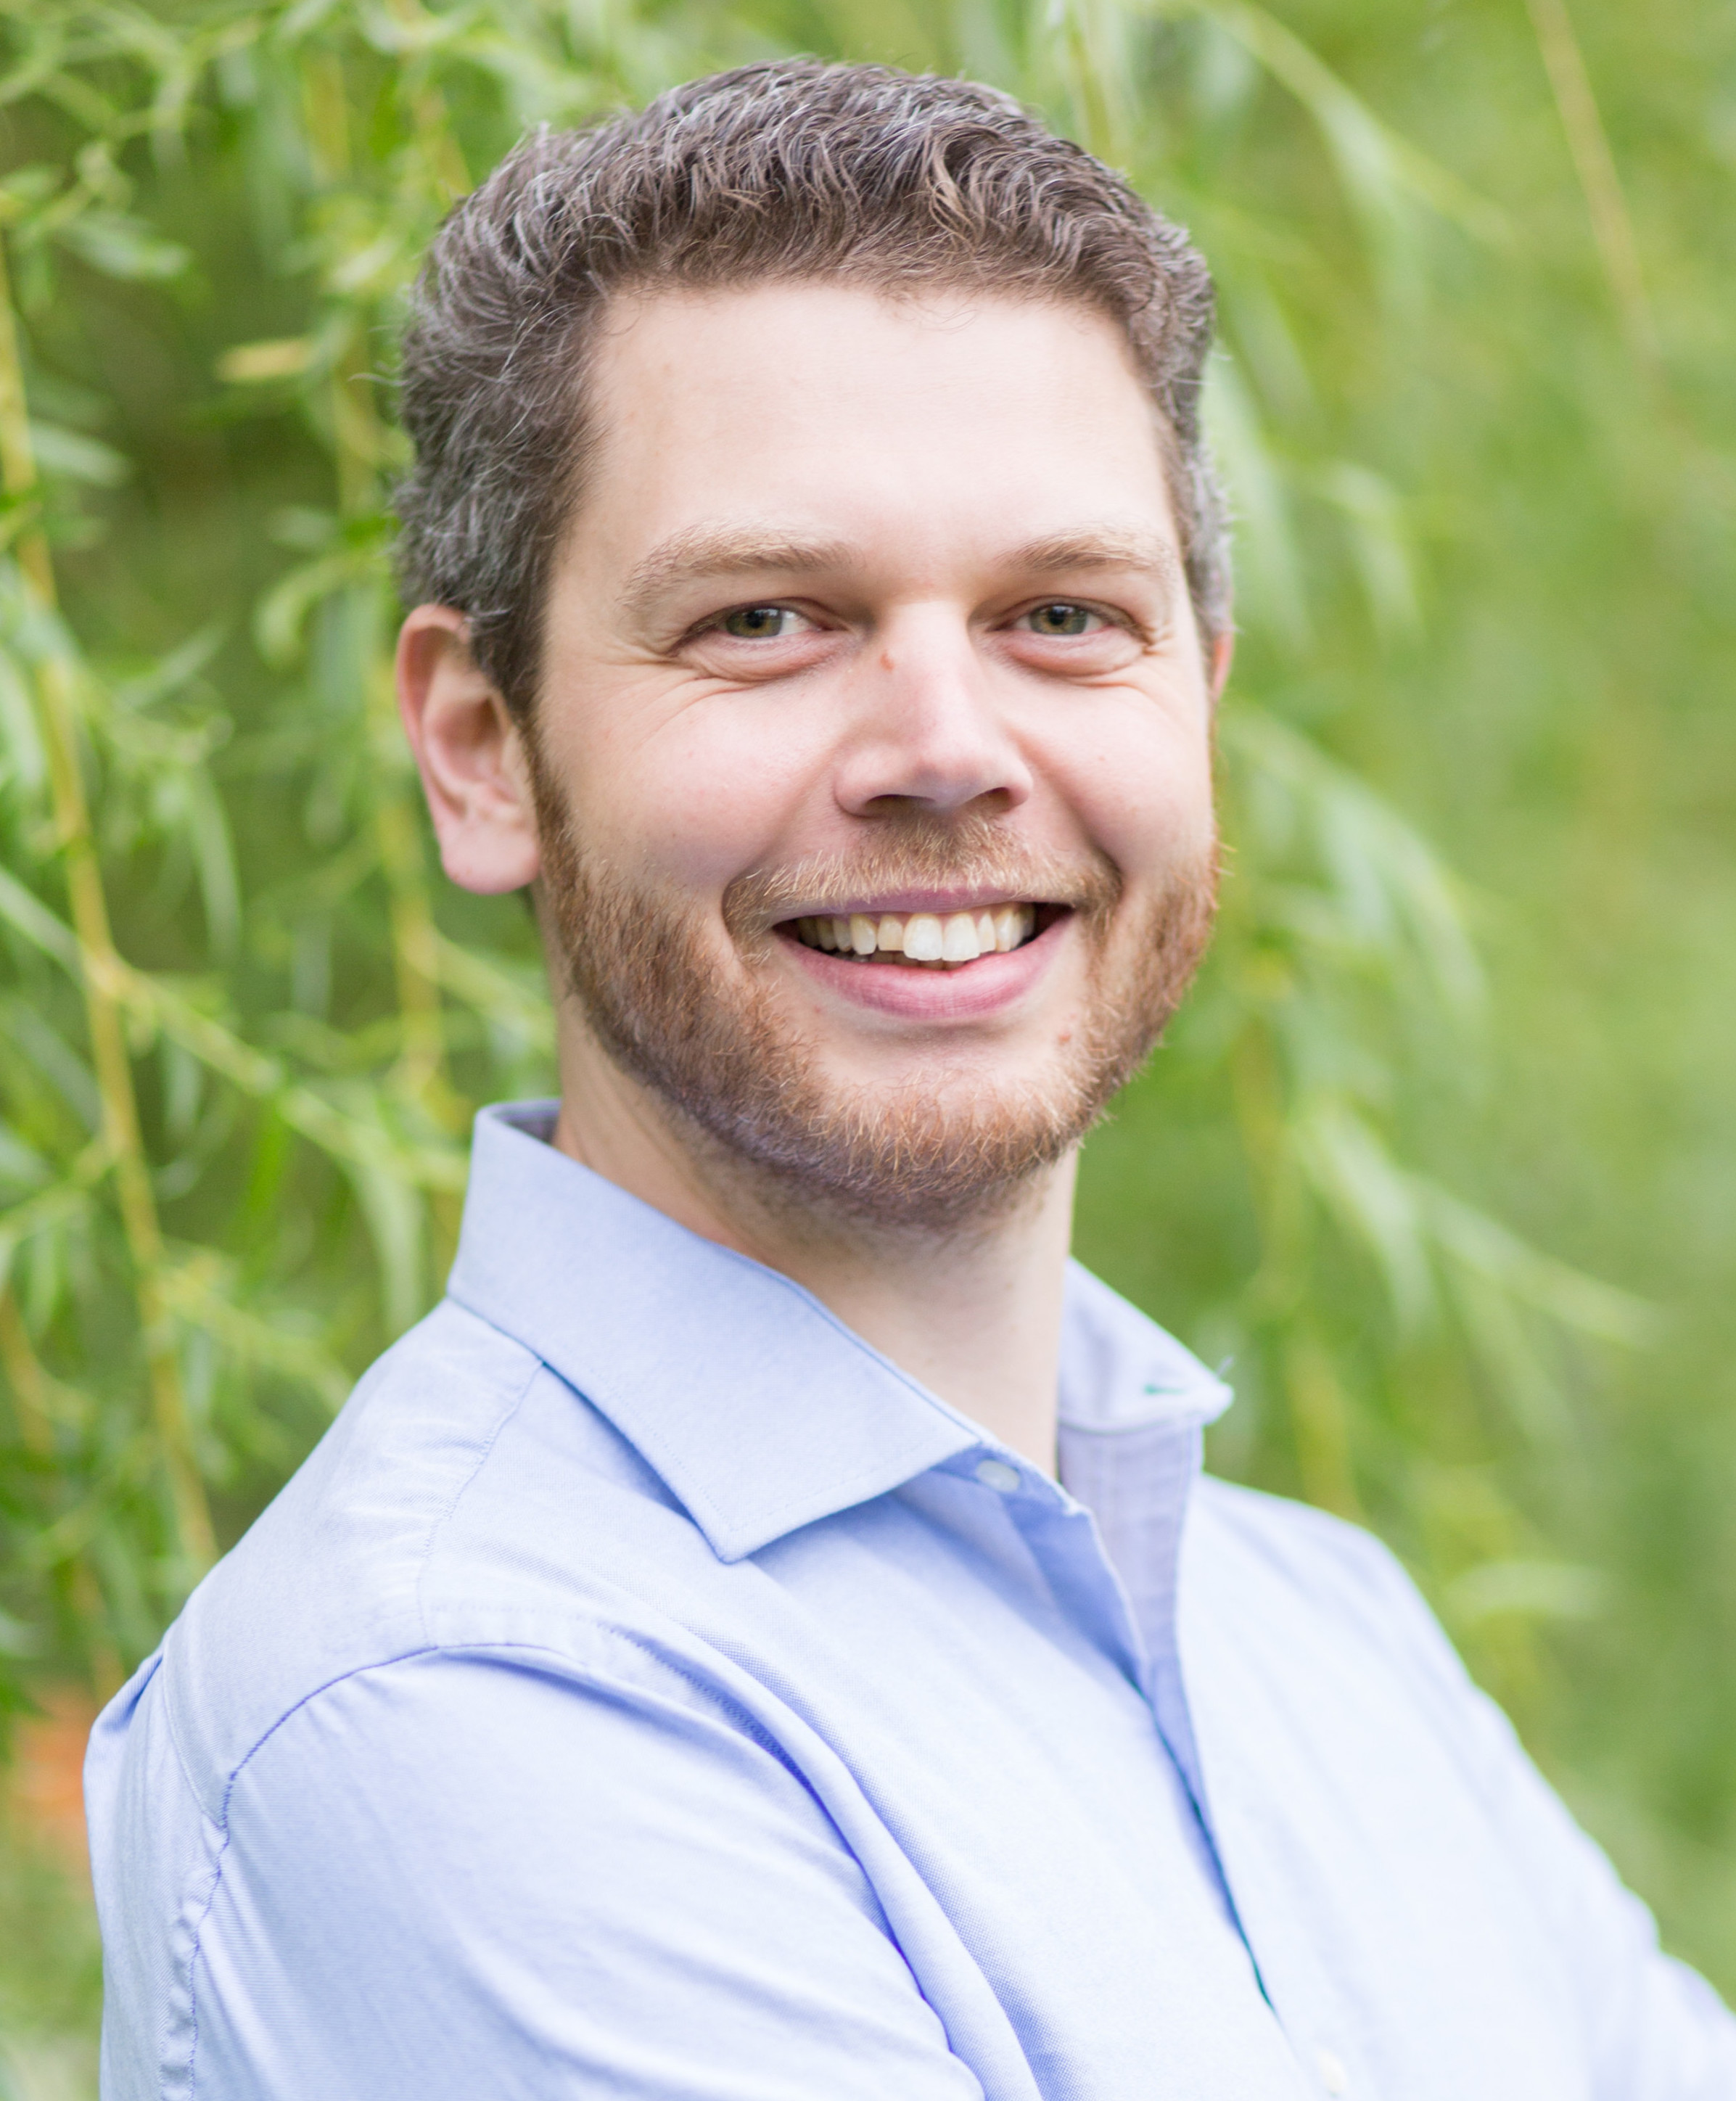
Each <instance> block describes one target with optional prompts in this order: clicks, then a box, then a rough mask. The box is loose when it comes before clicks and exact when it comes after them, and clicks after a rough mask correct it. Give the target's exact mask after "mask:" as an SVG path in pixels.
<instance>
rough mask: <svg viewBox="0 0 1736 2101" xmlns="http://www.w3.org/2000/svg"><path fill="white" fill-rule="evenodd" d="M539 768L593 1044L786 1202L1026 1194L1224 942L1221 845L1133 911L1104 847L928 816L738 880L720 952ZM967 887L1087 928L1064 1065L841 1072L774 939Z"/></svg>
mask: <svg viewBox="0 0 1736 2101" xmlns="http://www.w3.org/2000/svg"><path fill="white" fill-rule="evenodd" d="M533 772H534V774H535V776H536V782H535V785H536V794H537V812H538V822H539V831H540V834H541V851H542V877H541V885H540V900H539V902H540V910H541V916H542V918H543V922H544V927H545V934H546V938H551V939H552V946H553V951H554V953H552V954H551V958H550V961H551V965H552V966H554V968H555V970H556V971H557V972H558V974H559V977H560V978H561V979H562V980H563V981H564V984H565V986H566V988H567V989H568V992H570V993H571V994H572V997H574V998H575V999H576V1001H577V1002H578V1003H579V1006H580V1007H581V1010H582V1011H583V1014H584V1015H585V1020H586V1022H587V1023H588V1024H589V1026H590V1030H591V1032H592V1033H593V1034H594V1036H595V1037H596V1038H597V1040H598V1042H599V1043H600V1044H601V1046H603V1050H605V1051H606V1052H607V1055H609V1056H610V1057H611V1058H612V1059H613V1060H614V1061H615V1063H616V1064H617V1065H619V1066H620V1067H621V1068H622V1070H624V1071H625V1073H628V1074H629V1075H630V1076H631V1077H633V1078H634V1079H635V1080H637V1081H640V1082H641V1083H643V1085H644V1086H646V1087H647V1088H649V1089H650V1090H652V1092H653V1093H654V1094H655V1095H656V1096H658V1097H659V1098H660V1099H661V1100H662V1101H663V1102H664V1103H665V1104H666V1105H667V1106H668V1107H669V1108H670V1109H672V1110H674V1112H675V1113H676V1115H677V1116H678V1118H679V1119H680V1120H681V1121H682V1122H683V1123H684V1124H686V1125H687V1126H688V1127H689V1129H690V1130H691V1131H694V1132H696V1133H699V1134H702V1135H703V1137H704V1139H706V1140H708V1141H709V1149H711V1150H713V1152H718V1153H720V1154H721V1155H722V1157H723V1158H724V1159H725V1160H726V1161H731V1162H733V1163H735V1164H737V1165H746V1166H750V1167H752V1168H753V1169H754V1170H758V1174H757V1176H756V1179H757V1180H758V1181H759V1182H760V1183H762V1186H763V1188H764V1190H765V1193H766V1195H767V1196H769V1197H771V1199H772V1201H775V1202H781V1203H782V1204H793V1205H797V1206H798V1207H800V1208H802V1209H803V1210H807V1211H809V1212H813V1211H815V1210H819V1211H820V1212H822V1213H824V1214H828V1215H832V1216H834V1217H837V1219H838V1220H839V1222H840V1223H845V1222H846V1221H847V1222H850V1223H855V1224H858V1225H859V1226H868V1227H881V1228H890V1229H901V1230H904V1231H910V1230H912V1229H929V1230H936V1231H946V1230H956V1229H957V1228H958V1227H961V1226H963V1225H965V1224H966V1223H970V1222H973V1221H981V1222H987V1220H989V1219H992V1218H993V1217H995V1216H997V1215H999V1214H1001V1212H1003V1211H1004V1210H1005V1209H1006V1208H1008V1207H1009V1205H1011V1204H1013V1203H1014V1202H1016V1201H1018V1197H1019V1195H1020V1193H1021V1192H1023V1191H1024V1190H1025V1189H1027V1188H1029V1187H1030V1186H1031V1184H1032V1183H1034V1182H1035V1181H1036V1179H1037V1178H1038V1177H1039V1176H1040V1172H1041V1170H1044V1169H1045V1168H1047V1167H1051V1166H1054V1165H1055V1164H1056V1163H1057V1162H1058V1161H1060V1160H1062V1158H1063V1157H1065V1156H1066V1155H1067V1153H1068V1152H1070V1151H1071V1149H1072V1148H1073V1147H1075V1146H1076V1144H1078V1143H1079V1142H1080V1139H1082V1138H1083V1137H1084V1135H1085V1134H1086V1132H1087V1131H1088V1130H1090V1128H1091V1126H1093V1124H1094V1123H1096V1122H1097V1121H1098V1119H1099V1118H1100V1117H1102V1114H1103V1112H1104V1111H1105V1110H1106V1109H1107V1107H1108V1104H1109V1103H1110V1101H1111V1098H1112V1097H1113V1096H1114V1095H1115V1094H1116V1093H1117V1092H1118V1091H1119V1090H1120V1088H1121V1087H1122V1086H1124V1085H1125V1084H1126V1082H1127V1081H1129V1079H1130V1078H1131V1077H1133V1073H1135V1072H1136V1071H1137V1069H1138V1068H1139V1067H1140V1065H1141V1064H1143V1062H1144V1060H1145V1059H1146V1056H1147V1055H1148V1054H1149V1053H1150V1052H1151V1050H1152V1049H1153V1048H1154V1046H1155V1044H1156V1043H1157V1041H1158V1039H1159V1037H1160V1035H1161V1034H1162V1033H1163V1030H1164V1027H1165V1025H1166V1024H1167V1023H1168V1020H1169V1019H1170V1016H1171V1015H1173V1013H1174V1011H1175V1010H1176V1008H1177V1006H1178V1005H1179V1004H1180V1002H1181V1000H1182V995H1183V993H1185V992H1186V989H1187V985H1188V983H1189V981H1190V979H1191V978H1192V976H1193V974H1194V971H1195V969H1196V967H1197V966H1198V964H1199V958H1200V957H1201V956H1202V954H1203V953H1204V949H1205V946H1206V944H1207V941H1208V939H1209V936H1210V932H1211V927H1212V919H1213V910H1214V908H1215V904H1216V898H1217V841H1216V838H1215V837H1213V838H1208V841H1207V843H1205V845H1204V847H1200V848H1196V849H1195V851H1194V852H1193V853H1192V855H1191V856H1190V857H1189V858H1188V859H1187V860H1186V861H1185V863H1182V864H1181V865H1177V866H1175V867H1174V868H1173V869H1172V870H1171V871H1170V874H1169V877H1168V881H1167V882H1166V883H1165V884H1164V886H1163V887H1162V888H1161V890H1160V892H1159V894H1158V895H1157V896H1155V898H1154V899H1153V900H1152V901H1151V902H1150V903H1149V904H1147V905H1145V906H1144V907H1143V908H1142V909H1139V910H1138V911H1137V912H1130V911H1129V909H1127V908H1126V907H1125V906H1124V882H1123V881H1122V878H1121V877H1120V874H1119V872H1118V871H1117V870H1116V869H1115V868H1114V867H1113V865H1111V863H1110V862H1109V861H1108V860H1107V858H1105V857H1103V856H1072V857H1060V856H1043V855H1040V854H1037V853H1036V852H1034V851H1031V849H1029V848H1027V847H1023V846H1022V845H1021V844H1020V843H1018V841H1016V840H1014V839H1012V838H1009V837H1008V836H1007V835H1006V834H1005V833H1004V832H1003V830H1002V829H1001V827H1000V826H999V825H997V824H996V823H995V821H994V820H992V819H988V818H985V817H977V816H967V817H964V818H956V819H950V820H937V819H933V818H927V817H922V816H909V817H901V816H892V817H887V818H884V819H881V820H878V824H877V832H876V836H875V838H874V840H873V842H872V844H871V845H869V846H868V847H867V848H866V849H865V850H864V851H861V852H859V853H855V854H851V855H849V856H837V857H835V858H831V859H828V860H824V861H823V862H822V861H815V860H808V861H805V862H802V863H799V864H797V865H793V866H790V867H788V868H784V869H769V870H763V871H758V872H754V873H750V874H746V875H744V876H741V877H739V878H736V880H735V882H731V884H730V886H729V887H728V888H727V890H726V891H725V892H724V896H723V900H722V913H723V922H724V926H725V928H726V929H727V932H728V933H729V935H730V936H731V949H730V950H727V951H726V952H725V953H722V954H721V955H720V953H719V952H718V944H717V941H716V937H715V934H714V932H713V931H712V924H711V922H709V918H708V915H707V914H706V913H705V912H704V911H703V910H702V909H700V907H699V906H697V905H695V904H694V903H692V902H691V900H687V899H684V898H682V897H680V896H676V895H674V894H673V893H672V892H670V891H668V890H666V889H664V888H661V887H656V886H652V885H647V884H644V883H643V882H634V881H632V880H630V879H629V878H628V877H627V876H626V875H625V874H623V873H622V872H621V870H620V869H616V867H614V866H612V865H611V864H610V863H609V862H608V861H607V860H604V859H603V858H602V857H601V856H599V855H598V854H596V853H595V852H594V851H591V850H590V849H588V848H587V847H585V846H584V845H583V844H582V843H581V842H580V840H579V839H578V838H576V835H575V831H574V827H573V825H572V822H571V820H570V818H569V816H568V813H567V812H566V811H565V810H564V808H563V807H562V805H561V803H560V800H559V797H558V796H557V795H556V794H554V790H553V788H552V785H551V784H550V782H549V781H547V780H546V778H544V777H542V772H541V768H540V767H534V766H533ZM965 887H968V888H970V889H973V890H974V891H977V892H978V894H982V893H983V892H984V891H987V892H988V893H990V894H998V895H1000V896H1004V897H1008V898H1014V899H1019V898H1023V899H1027V900H1028V899H1037V900H1043V901H1044V902H1045V903H1046V904H1049V905H1062V906H1065V907H1067V909H1069V910H1070V911H1071V913H1072V914H1073V916H1074V918H1075V919H1076V922H1077V928H1076V931H1077V935H1078V937H1079V938H1080V940H1083V941H1084V944H1085V947H1086V958H1087V967H1086V976H1085V987H1084V999H1083V1001H1082V1003H1081V1007H1080V1014H1079V1016H1078V1019H1077V1020H1076V1024H1075V1025H1074V1027H1073V1028H1072V1029H1071V1032H1070V1033H1068V1034H1067V1036H1066V1037H1064V1038H1063V1039H1062V1042H1060V1043H1059V1045H1058V1047H1057V1049H1056V1050H1055V1053H1054V1058H1053V1059H1052V1062H1051V1064H1050V1065H1049V1069H1048V1070H1047V1071H1046V1072H1045V1073H1043V1074H1042V1075H1041V1076H1040V1077H1027V1078H1023V1079H1020V1080H1004V1081H996V1080H995V1079H994V1078H993V1077H992V1072H991V1071H985V1064H988V1065H990V1066H992V1050H991V1051H990V1053H989V1054H988V1057H987V1060H985V1059H983V1057H982V1056H981V1055H978V1057H977V1058H975V1059H972V1058H971V1057H969V1056H961V1055H959V1054H958V1053H956V1052H953V1053H950V1054H941V1055H937V1056H936V1057H935V1058H934V1059H924V1060H922V1061H921V1070H920V1072H918V1073H916V1074H915V1075H914V1076H913V1077H911V1078H910V1079H908V1080H907V1081H901V1082H897V1083H890V1084H886V1085H884V1086H877V1087H875V1086H862V1085H860V1084H859V1083H856V1082H854V1081H841V1080H838V1079H837V1078H835V1077H834V1078H830V1079H828V1075H827V1073H826V1072H825V1070H824V1065H823V1062H822V1059H821V1058H820V1056H819V1053H818V1051H817V1050H816V1048H815V1045H814V1044H813V1043H812V1042H811V1041H810V1040H809V1039H808V1038H807V1037H805V1036H804V1035H803V1034H802V1032H801V1030H800V1028H798V1027H797V1024H795V1022H794V1020H793V1017H792V1016H791V1015H790V1014H789V1012H788V1009H787V1006H786V1004H785V1001H784V997H783V996H782V995H781V993H780V989H779V988H778V986H777V984H775V981H774V980H772V978H771V973H770V970H769V968H768V966H769V965H770V964H771V962H772V960H773V958H774V956H775V944H776V943H777V941H778V940H780V936H779V935H776V934H775V932H774V931H773V929H774V927H775V926H776V925H777V924H778V922H780V920H782V919H784V918H788V917H789V916H790V914H791V913H793V911H794V910H795V909H797V907H798V906H799V907H800V908H801V909H802V911H804V912H805V913H815V912H817V911H819V910H822V909H824V906H825V905H826V904H827V903H828V902H831V901H834V900H835V901H836V902H837V904H839V905H845V904H847V903H848V902H850V900H854V899H859V898H862V897H864V896H875V895H881V896H885V895H889V894H892V893H895V892H897V891H906V890H917V891H921V890H934V889H953V888H965ZM859 967H862V968H869V969H872V968H899V967H903V966H899V965H873V964H867V965H862V966H859Z"/></svg>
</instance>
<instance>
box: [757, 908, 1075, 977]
mask: <svg viewBox="0 0 1736 2101" xmlns="http://www.w3.org/2000/svg"><path fill="white" fill-rule="evenodd" d="M1066 910H1067V908H1066V907H1065V906H1064V905H1036V904H1023V903H1019V902H1015V901H1009V902H1008V903H1006V904H1004V905H979V906H978V908H977V909H975V910H974V911H970V912H881V913H867V912H850V913H834V914H830V915H828V916H825V917H815V918H800V919H786V920H785V921H784V922H783V924H782V925H781V926H780V927H779V929H778V931H779V932H780V934H784V935H788V936H790V937H791V938H793V939H794V940H797V941H799V942H800V943H801V944H802V946H803V947H804V948H806V949H825V950H826V951H827V952H828V953H831V954H834V955H837V956H840V957H843V958H846V959H847V960H849V961H850V962H858V963H890V964H894V965H898V966H902V967H903V968H904V969H907V970H927V971H957V970H962V969H963V968H964V967H965V965H966V964H967V963H974V962H976V961H977V960H978V958H980V957H983V956H997V955H1010V954H1011V953H1012V952H1013V950H1014V949H1022V948H1023V946H1024V944H1026V942H1027V941H1030V940H1035V939H1036V935H1038V934H1039V933H1040V932H1046V931H1047V930H1048V929H1049V927H1051V926H1053V925H1054V922H1055V921H1056V920H1057V919H1058V918H1062V916H1063V915H1064V913H1065V912H1066Z"/></svg>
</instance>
